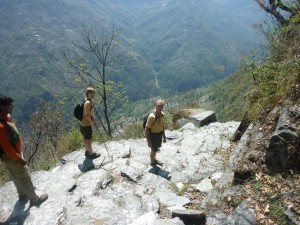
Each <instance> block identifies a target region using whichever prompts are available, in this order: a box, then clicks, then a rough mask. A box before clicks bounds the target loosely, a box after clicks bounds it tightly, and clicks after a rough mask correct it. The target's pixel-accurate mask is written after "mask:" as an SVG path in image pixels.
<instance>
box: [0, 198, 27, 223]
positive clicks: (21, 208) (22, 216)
mask: <svg viewBox="0 0 300 225" xmlns="http://www.w3.org/2000/svg"><path fill="white" fill-rule="evenodd" d="M26 203H27V202H26V201H17V202H16V204H15V206H14V209H13V211H12V213H11V215H10V216H9V217H8V218H7V220H6V221H5V222H4V223H0V225H9V224H15V225H23V224H24V222H25V220H26V218H27V217H28V216H29V215H30V212H29V211H30V207H28V208H27V209H26V210H25V206H26Z"/></svg>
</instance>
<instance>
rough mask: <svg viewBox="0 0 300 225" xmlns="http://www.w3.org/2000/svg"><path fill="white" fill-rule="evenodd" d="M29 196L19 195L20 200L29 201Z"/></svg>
mask: <svg viewBox="0 0 300 225" xmlns="http://www.w3.org/2000/svg"><path fill="white" fill-rule="evenodd" d="M27 201H28V198H27V196H26V195H19V202H24V203H25V202H27Z"/></svg>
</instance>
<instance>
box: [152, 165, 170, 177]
mask: <svg viewBox="0 0 300 225" xmlns="http://www.w3.org/2000/svg"><path fill="white" fill-rule="evenodd" d="M148 172H149V173H152V174H155V175H157V176H160V177H162V178H165V179H166V180H170V179H171V174H170V172H169V171H166V170H163V169H161V168H160V167H159V166H157V165H155V166H152V168H151V169H149V171H148Z"/></svg>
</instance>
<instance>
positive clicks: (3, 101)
mask: <svg viewBox="0 0 300 225" xmlns="http://www.w3.org/2000/svg"><path fill="white" fill-rule="evenodd" d="M13 101H14V100H13V99H12V98H11V97H8V96H5V95H1V94H0V106H3V105H9V104H11V103H12V102H13Z"/></svg>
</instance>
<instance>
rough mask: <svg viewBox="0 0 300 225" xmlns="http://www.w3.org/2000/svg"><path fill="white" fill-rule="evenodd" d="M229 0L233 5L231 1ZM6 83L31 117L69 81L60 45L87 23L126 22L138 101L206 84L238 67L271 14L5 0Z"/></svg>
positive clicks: (0, 75)
mask: <svg viewBox="0 0 300 225" xmlns="http://www.w3.org/2000/svg"><path fill="white" fill-rule="evenodd" d="M225 3H226V4H225ZM0 4H1V7H0V49H1V54H0V71H1V72H0V79H1V81H2V82H1V83H0V87H1V91H0V92H1V93H7V94H9V95H12V96H13V97H15V98H16V100H17V102H18V104H17V105H18V106H19V107H17V109H16V110H17V111H16V114H17V116H18V117H19V118H20V119H23V120H24V119H26V118H28V116H29V115H30V114H31V112H32V110H33V109H34V105H35V104H37V102H38V101H39V99H40V98H43V99H45V100H50V101H51V100H55V99H57V98H60V97H59V96H61V93H63V88H64V86H68V83H67V80H66V79H65V77H66V73H65V72H64V71H63V70H62V66H61V65H62V64H63V63H64V62H63V61H62V58H61V56H60V50H61V49H62V48H64V49H70V48H72V44H71V41H72V40H75V41H76V40H79V37H80V29H81V26H82V25H94V26H96V27H98V28H99V29H100V30H101V29H105V30H109V29H110V28H111V27H112V24H114V25H115V26H117V27H119V28H120V29H121V40H122V45H124V46H126V48H127V49H128V50H129V51H130V52H131V53H132V54H131V55H132V58H131V61H130V63H128V64H126V65H124V67H123V70H122V72H121V75H120V76H118V77H113V79H118V80H121V81H123V82H124V84H125V87H126V90H127V94H128V96H129V97H130V99H131V100H132V101H134V100H138V99H142V98H147V97H150V96H155V95H156V96H157V95H159V94H160V95H163V94H164V93H165V91H167V92H168V93H175V92H180V91H185V90H189V89H192V88H197V87H199V86H203V85H206V84H207V83H208V82H211V81H213V80H216V79H220V78H223V77H225V76H226V75H228V74H229V73H231V72H233V71H234V70H235V69H236V67H237V65H238V61H239V54H240V53H247V52H248V51H249V50H250V49H252V48H256V47H257V46H258V45H259V43H260V40H261V36H260V35H258V34H257V31H255V30H254V29H253V28H252V27H251V26H252V24H254V23H257V22H259V21H260V22H261V21H262V20H263V18H264V14H263V13H262V12H261V11H258V7H257V6H256V5H254V4H253V2H252V1H249V2H244V3H241V1H240V0H230V1H229V0H226V1H225V0H224V1H221V0H214V1H213V0H212V1H204V0H197V1H194V0H185V1H182V0H152V1H149V0H86V1H79V0H57V1H51V0H26V1H17V0H0Z"/></svg>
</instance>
